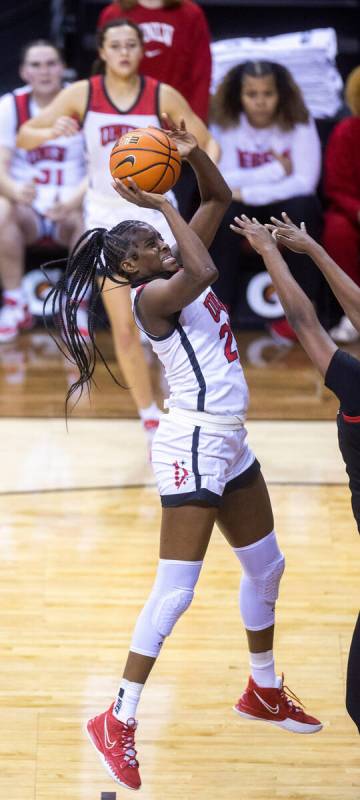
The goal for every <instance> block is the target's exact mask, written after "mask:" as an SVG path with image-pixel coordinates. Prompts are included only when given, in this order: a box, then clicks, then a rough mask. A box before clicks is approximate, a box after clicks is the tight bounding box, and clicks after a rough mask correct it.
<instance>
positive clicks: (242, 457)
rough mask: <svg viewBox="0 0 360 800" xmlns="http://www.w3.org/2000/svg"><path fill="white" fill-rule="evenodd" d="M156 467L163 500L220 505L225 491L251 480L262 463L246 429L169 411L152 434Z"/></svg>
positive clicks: (174, 503)
mask: <svg viewBox="0 0 360 800" xmlns="http://www.w3.org/2000/svg"><path fill="white" fill-rule="evenodd" d="M152 466H153V470H154V473H155V477H156V481H157V485H158V490H159V494H160V498H161V504H162V506H164V507H168V506H181V505H186V504H187V503H191V502H194V501H201V502H206V503H208V504H209V505H212V506H219V505H220V502H221V498H222V495H223V494H227V493H229V492H231V491H234V490H235V489H238V488H240V487H241V486H246V485H247V484H249V483H251V481H252V480H253V479H254V477H255V476H256V475H257V474H258V473H259V472H260V464H259V462H258V461H257V459H256V458H255V455H254V453H253V452H252V450H251V449H250V448H249V446H248V443H247V431H246V428H245V427H244V426H242V427H241V429H240V430H225V431H213V430H211V431H210V430H207V429H204V428H203V427H201V426H200V425H192V424H191V423H189V424H188V423H187V422H183V421H181V423H180V422H179V420H173V419H169V418H168V416H167V415H164V416H163V417H162V418H161V420H160V425H159V427H158V430H157V431H156V434H155V436H154V439H153V444H152Z"/></svg>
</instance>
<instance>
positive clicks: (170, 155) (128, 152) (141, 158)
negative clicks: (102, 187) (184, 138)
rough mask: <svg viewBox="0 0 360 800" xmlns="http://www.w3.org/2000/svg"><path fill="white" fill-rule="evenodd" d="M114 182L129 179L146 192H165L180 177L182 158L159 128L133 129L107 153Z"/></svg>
mask: <svg viewBox="0 0 360 800" xmlns="http://www.w3.org/2000/svg"><path fill="white" fill-rule="evenodd" d="M110 172H111V174H112V176H113V178H120V180H122V181H124V183H126V178H132V179H133V180H134V181H135V183H136V184H137V185H138V186H139V188H140V189H144V191H145V192H157V193H159V194H164V193H165V192H168V191H169V189H171V188H172V187H173V186H175V183H176V181H177V180H178V178H179V177H180V172H181V158H180V156H179V151H178V149H177V147H176V145H175V144H174V143H173V142H172V141H171V139H169V137H168V136H167V134H166V133H164V132H163V131H160V130H159V129H158V128H152V127H149V128H136V129H135V130H133V131H129V132H128V133H125V134H124V136H121V138H120V139H118V141H117V142H116V144H115V145H114V147H113V149H112V151H111V153H110Z"/></svg>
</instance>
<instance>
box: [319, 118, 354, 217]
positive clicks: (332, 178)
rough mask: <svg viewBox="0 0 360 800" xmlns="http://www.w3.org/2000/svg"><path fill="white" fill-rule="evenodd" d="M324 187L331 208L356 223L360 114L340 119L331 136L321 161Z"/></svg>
mask: <svg viewBox="0 0 360 800" xmlns="http://www.w3.org/2000/svg"><path fill="white" fill-rule="evenodd" d="M324 190H325V195H326V197H327V199H328V200H329V202H330V208H334V209H336V210H338V211H342V212H343V213H344V214H345V215H346V216H347V217H348V218H349V219H350V220H351V222H353V223H354V222H355V223H358V222H359V220H358V214H359V211H360V117H346V118H345V119H343V120H341V122H339V123H338V124H337V125H336V127H335V128H334V130H333V132H332V134H331V135H330V138H329V141H328V144H327V147H326V151H325V163H324Z"/></svg>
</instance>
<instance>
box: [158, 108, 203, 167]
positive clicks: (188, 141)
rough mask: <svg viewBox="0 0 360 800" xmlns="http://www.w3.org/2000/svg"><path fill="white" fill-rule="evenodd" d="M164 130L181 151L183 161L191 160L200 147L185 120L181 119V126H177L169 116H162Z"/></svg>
mask: <svg viewBox="0 0 360 800" xmlns="http://www.w3.org/2000/svg"><path fill="white" fill-rule="evenodd" d="M161 122H162V130H163V131H164V133H166V134H167V136H168V137H169V139H171V141H172V142H174V144H176V147H177V149H178V151H179V154H180V157H181V158H182V159H186V158H189V156H190V155H191V153H192V152H193V150H195V149H196V148H197V147H198V142H197V139H196V138H195V136H194V135H193V134H192V133H190V132H189V131H187V130H186V124H185V120H184V119H180V121H179V124H178V125H176V123H175V122H174V120H173V119H172V117H170V115H169V114H161Z"/></svg>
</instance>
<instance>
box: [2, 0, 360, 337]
mask: <svg viewBox="0 0 360 800" xmlns="http://www.w3.org/2000/svg"><path fill="white" fill-rule="evenodd" d="M201 4H202V5H203V6H204V8H205V11H206V16H207V19H208V22H209V26H210V31H211V35H212V39H213V41H217V40H221V39H229V38H234V37H237V36H251V37H256V38H259V39H261V38H262V37H265V36H273V35H276V34H282V33H291V32H295V31H307V30H311V29H313V28H328V27H332V28H334V30H335V31H336V35H337V43H338V56H337V59H336V62H337V67H338V69H339V72H340V74H341V76H342V78H343V79H345V78H346V76H347V75H348V74H349V72H350V70H351V69H353V67H355V66H356V65H357V64H359V63H360V25H359V22H360V16H359V10H360V0H319V2H313V0H291V2H290V3H288V2H286V0H278V2H273V1H272V0H250V2H244V0H225V2H223V3H221V4H220V3H219V1H218V0H206V1H205V2H204V1H203V2H202V3H201ZM105 5H106V2H104V0H50V2H49V0H15V2H13V3H12V5H11V7H9V8H7V9H2V10H1V11H0V47H1V52H2V70H1V75H0V93H3V92H5V91H8V90H12V89H14V88H15V87H17V86H19V85H20V84H21V81H20V80H19V78H18V71H17V70H18V61H19V52H20V50H21V47H22V46H23V45H24V44H25V43H26V42H28V41H29V40H31V39H33V38H38V37H41V36H45V37H48V38H51V39H52V40H53V41H55V42H56V44H57V45H58V46H60V47H61V48H62V49H63V51H64V54H65V58H66V62H67V65H68V78H69V80H74V79H76V78H82V77H87V76H88V75H89V71H90V68H91V64H92V62H93V60H94V54H95V28H96V21H97V18H98V15H99V13H100V10H101V9H102V8H103V7H104V6H105ZM19 20H21V24H20V25H19ZM348 113H349V112H348V109H347V108H346V106H342V107H341V109H340V110H339V111H338V113H337V115H336V117H329V118H328V119H317V120H316V123H317V127H318V131H319V134H320V139H321V142H322V146H323V147H324V146H325V143H326V141H327V138H328V136H329V133H330V131H331V129H332V127H333V125H334V124H335V122H336V121H337V120H338V119H340V118H341V117H343V116H346V115H347V114H348ZM319 192H320V194H321V182H320V185H319ZM45 260H46V259H45ZM42 261H44V251H43V249H41V250H40V251H39V250H36V249H35V250H34V249H33V250H30V251H29V254H28V258H27V271H28V272H29V271H33V270H34V269H35V270H36V272H34V273H32V274H31V276H30V275H28V276H27V289H28V290H29V288H30V287H31V292H32V296H33V303H32V312H33V313H34V314H35V315H38V309H39V308H40V307H41V298H42V297H43V293H44V291H46V285H45V284H44V280H43V276H42V274H41V272H40V271H39V270H38V267H39V265H40V264H41V262H42ZM260 273H261V274H260ZM237 297H238V300H237V302H236V307H235V309H234V311H233V316H232V323H233V325H234V326H235V327H236V328H259V327H262V326H263V325H264V324H266V323H267V322H269V321H271V320H272V319H275V318H277V317H279V316H281V307H279V304H278V302H277V299H276V296H274V293H273V292H272V291H271V282H270V280H269V278H268V276H267V274H266V273H265V272H263V267H262V265H261V263H260V261H259V259H256V258H255V259H252V260H250V261H249V263H245V264H244V265H243V270H242V274H241V276H240V278H239V286H238V293H237ZM318 311H319V315H320V318H321V321H322V322H323V324H324V325H325V326H326V327H327V328H328V327H331V326H332V325H333V324H335V323H336V322H337V321H338V319H339V317H340V316H341V310H340V307H339V306H338V304H337V302H336V301H335V299H334V297H333V295H332V293H331V291H330V290H329V288H328V286H327V284H326V283H325V281H323V287H322V291H321V301H320V303H319V308H318Z"/></svg>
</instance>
